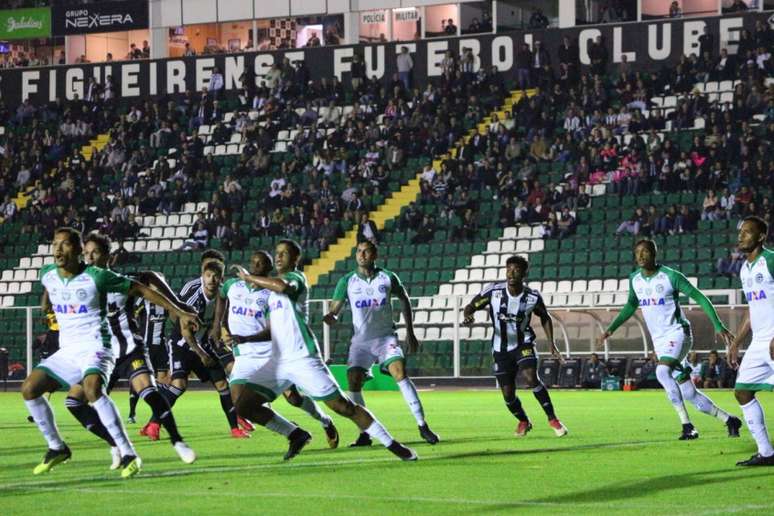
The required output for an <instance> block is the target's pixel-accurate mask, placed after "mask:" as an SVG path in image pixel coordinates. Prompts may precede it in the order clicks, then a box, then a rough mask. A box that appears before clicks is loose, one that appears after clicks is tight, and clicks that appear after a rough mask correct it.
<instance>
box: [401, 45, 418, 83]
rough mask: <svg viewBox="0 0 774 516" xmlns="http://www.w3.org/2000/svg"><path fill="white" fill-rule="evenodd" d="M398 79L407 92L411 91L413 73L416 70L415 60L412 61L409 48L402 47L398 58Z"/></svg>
mask: <svg viewBox="0 0 774 516" xmlns="http://www.w3.org/2000/svg"><path fill="white" fill-rule="evenodd" d="M397 66H398V77H399V78H400V81H401V83H402V84H403V87H404V89H405V90H406V91H411V71H412V70H413V69H414V60H413V59H411V54H409V50H408V47H400V54H399V55H398V58H397Z"/></svg>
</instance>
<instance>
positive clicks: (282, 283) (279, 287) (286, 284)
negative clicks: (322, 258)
mask: <svg viewBox="0 0 774 516" xmlns="http://www.w3.org/2000/svg"><path fill="white" fill-rule="evenodd" d="M231 270H233V271H234V272H236V275H237V276H239V279H241V280H242V281H244V282H245V283H248V284H249V285H250V286H252V287H253V288H265V289H269V290H271V291H272V292H277V293H279V294H294V293H295V292H297V291H298V290H299V288H300V287H299V286H298V285H296V284H295V282H291V281H286V280H284V279H282V278H270V277H268V276H253V275H252V274H250V273H248V272H247V269H245V268H244V267H242V266H241V265H232V266H231Z"/></svg>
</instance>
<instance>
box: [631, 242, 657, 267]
mask: <svg viewBox="0 0 774 516" xmlns="http://www.w3.org/2000/svg"><path fill="white" fill-rule="evenodd" d="M657 253H658V247H656V242H654V241H653V240H651V239H649V238H643V239H641V240H638V241H637V243H636V244H634V261H635V263H636V264H637V267H640V268H643V269H648V270H651V269H654V268H655V267H656V254H657Z"/></svg>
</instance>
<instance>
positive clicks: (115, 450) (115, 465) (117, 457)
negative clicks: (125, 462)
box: [110, 446, 121, 470]
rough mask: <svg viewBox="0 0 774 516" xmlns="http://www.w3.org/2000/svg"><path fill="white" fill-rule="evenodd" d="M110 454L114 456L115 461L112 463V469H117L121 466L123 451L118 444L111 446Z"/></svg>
mask: <svg viewBox="0 0 774 516" xmlns="http://www.w3.org/2000/svg"><path fill="white" fill-rule="evenodd" d="M110 456H111V457H112V458H113V462H112V463H111V464H110V469H111V470H116V469H118V468H120V467H121V452H120V451H119V450H118V446H113V447H111V448H110Z"/></svg>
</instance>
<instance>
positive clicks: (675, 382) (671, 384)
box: [598, 239, 742, 441]
mask: <svg viewBox="0 0 774 516" xmlns="http://www.w3.org/2000/svg"><path fill="white" fill-rule="evenodd" d="M656 253H657V248H656V243H655V242H654V241H652V240H648V239H642V240H640V241H638V242H637V243H636V244H635V246H634V262H635V263H636V264H637V267H638V269H637V270H635V271H634V272H632V273H631V274H630V275H629V299H628V301H627V302H626V304H625V305H624V307H623V309H622V310H621V312H620V313H619V314H618V316H617V317H616V318H615V320H614V321H613V322H612V323H610V326H608V327H607V330H606V331H605V333H603V334H602V335H601V336H600V337H599V338H598V341H599V343H600V344H602V343H603V342H604V341H605V339H607V338H609V337H610V336H611V335H612V334H613V333H614V332H615V330H617V329H618V328H619V327H620V326H621V325H622V324H623V323H624V322H626V320H628V319H629V318H630V317H631V316H632V315H634V313H635V312H636V311H637V307H640V308H641V309H642V315H643V317H644V318H645V324H646V325H647V326H648V331H649V332H650V336H651V338H652V340H653V348H654V349H655V351H656V355H657V356H658V365H657V366H656V377H657V378H658V382H659V383H660V384H661V386H662V387H663V388H664V390H665V391H666V394H667V398H669V401H670V402H671V403H672V406H673V407H674V408H675V410H676V411H677V415H678V416H679V417H680V422H681V423H682V425H683V431H682V434H681V435H680V440H681V441H685V440H690V439H697V438H698V437H699V432H697V431H696V429H695V428H694V426H693V424H692V423H691V420H690V418H689V417H688V412H687V411H686V410H685V403H684V400H688V401H690V402H691V403H693V405H694V406H695V407H696V408H697V409H698V410H699V411H701V412H704V413H705V414H708V415H710V416H714V417H716V418H718V419H720V420H721V421H723V422H724V423H725V424H726V428H727V429H728V435H729V437H739V428H740V427H741V426H742V422H741V421H740V420H739V418H737V417H734V416H732V415H729V414H728V413H727V412H725V411H724V410H722V409H720V408H718V406H717V405H715V403H714V402H713V401H712V400H711V399H709V397H707V396H706V395H705V394H704V393H703V392H701V391H699V390H698V389H696V387H695V386H694V385H693V382H692V381H691V379H690V373H691V368H690V366H688V363H687V361H686V357H687V356H688V352H689V351H690V350H691V347H692V346H693V332H692V331H691V323H690V322H689V321H688V319H687V318H686V317H685V314H684V313H683V309H682V308H681V307H680V299H679V296H680V294H685V295H686V296H688V297H690V298H691V299H693V300H694V301H696V303H697V304H698V305H699V306H700V307H701V309H702V310H703V311H704V313H705V314H707V317H709V319H710V321H711V322H712V325H713V326H714V327H715V331H716V332H717V333H718V334H719V335H720V338H721V339H723V342H724V343H726V345H728V344H730V343H731V341H732V340H733V338H734V337H733V335H731V333H730V332H729V331H728V330H727V329H726V327H725V326H724V325H723V323H722V322H721V321H720V319H719V318H718V314H717V312H716V311H715V307H713V306H712V303H711V302H710V300H709V299H707V296H705V295H704V294H702V293H701V291H699V290H698V289H696V288H695V287H694V286H693V285H691V284H690V283H689V282H688V279H687V278H686V277H685V276H683V274H682V273H680V272H679V271H677V270H675V269H671V268H669V267H666V266H664V265H661V264H659V263H656Z"/></svg>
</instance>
